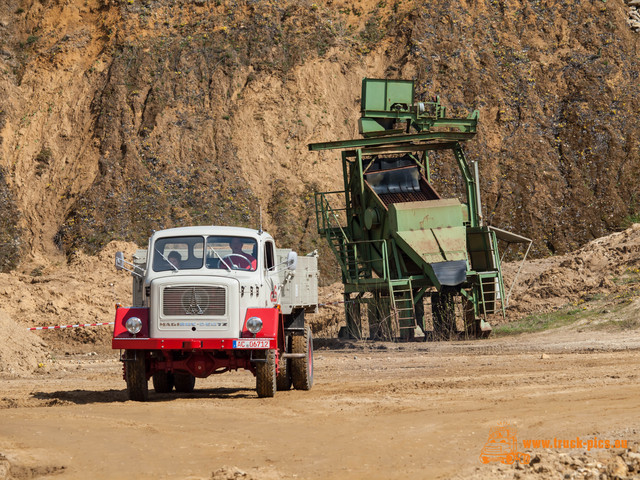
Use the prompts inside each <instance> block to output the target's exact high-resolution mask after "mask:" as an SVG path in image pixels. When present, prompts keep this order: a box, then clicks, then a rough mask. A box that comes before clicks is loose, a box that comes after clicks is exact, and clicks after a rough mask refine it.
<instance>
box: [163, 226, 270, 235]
mask: <svg viewBox="0 0 640 480" xmlns="http://www.w3.org/2000/svg"><path fill="white" fill-rule="evenodd" d="M188 235H229V236H239V237H252V238H258V237H263V238H265V237H266V238H271V235H269V234H268V233H267V232H262V234H260V233H259V232H258V230H254V229H252V228H244V227H226V226H218V225H201V226H195V227H178V228H168V229H166V230H158V231H157V232H154V234H153V237H181V236H188Z"/></svg>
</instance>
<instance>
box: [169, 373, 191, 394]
mask: <svg viewBox="0 0 640 480" xmlns="http://www.w3.org/2000/svg"><path fill="white" fill-rule="evenodd" d="M173 383H174V384H175V386H176V392H180V393H191V392H193V388H194V387H195V385H196V377H194V376H193V375H191V374H190V373H186V372H180V373H174V374H173Z"/></svg>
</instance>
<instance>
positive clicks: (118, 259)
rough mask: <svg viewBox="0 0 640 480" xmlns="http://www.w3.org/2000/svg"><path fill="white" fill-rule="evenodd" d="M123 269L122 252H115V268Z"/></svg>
mask: <svg viewBox="0 0 640 480" xmlns="http://www.w3.org/2000/svg"><path fill="white" fill-rule="evenodd" d="M123 269H124V253H122V252H116V270H123Z"/></svg>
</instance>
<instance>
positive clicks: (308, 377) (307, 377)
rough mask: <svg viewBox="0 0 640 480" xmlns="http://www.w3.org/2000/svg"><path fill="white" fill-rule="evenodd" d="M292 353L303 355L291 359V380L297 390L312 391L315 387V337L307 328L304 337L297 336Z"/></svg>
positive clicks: (293, 341)
mask: <svg viewBox="0 0 640 480" xmlns="http://www.w3.org/2000/svg"><path fill="white" fill-rule="evenodd" d="M291 353H297V354H302V357H301V358H292V359H291V380H292V381H293V387H294V388H295V389H296V390H310V389H311V386H312V385H313V335H312V334H311V329H310V328H309V327H305V329H304V335H296V336H294V337H293V339H292V342H291Z"/></svg>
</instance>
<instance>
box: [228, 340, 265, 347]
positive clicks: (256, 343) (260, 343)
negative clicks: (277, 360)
mask: <svg viewBox="0 0 640 480" xmlns="http://www.w3.org/2000/svg"><path fill="white" fill-rule="evenodd" d="M233 348H269V340H255V339H250V340H234V341H233Z"/></svg>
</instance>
